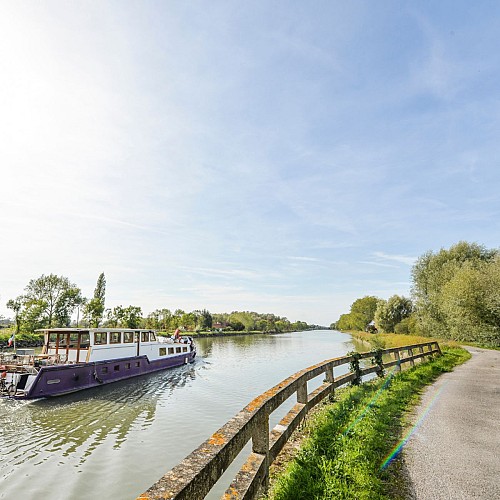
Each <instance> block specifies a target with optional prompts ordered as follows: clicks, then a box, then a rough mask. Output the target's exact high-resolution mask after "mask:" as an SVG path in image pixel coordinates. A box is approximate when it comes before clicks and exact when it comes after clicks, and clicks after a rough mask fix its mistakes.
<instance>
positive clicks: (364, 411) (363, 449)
mask: <svg viewBox="0 0 500 500" xmlns="http://www.w3.org/2000/svg"><path fill="white" fill-rule="evenodd" d="M368 335H370V334H368ZM396 337H399V336H395V335H393V338H392V341H393V342H397V341H398V339H396ZM401 337H403V338H404V339H407V342H406V345H408V344H409V343H413V340H409V337H408V336H406V335H405V336H401ZM408 340H409V342H408ZM426 340H428V339H426ZM416 342H418V341H416ZM401 345H404V344H401ZM387 347H390V346H389V345H388V346H387ZM469 358H470V354H469V353H468V352H467V351H465V350H464V349H462V348H460V347H452V346H443V356H442V357H440V358H437V359H435V360H433V361H430V362H427V363H422V364H418V365H417V366H416V367H415V368H413V369H410V370H406V371H403V372H402V373H399V374H396V375H394V376H393V375H389V376H388V377H386V379H385V380H376V381H372V382H369V383H365V384H363V385H361V386H358V387H348V388H346V389H343V390H341V391H337V393H336V395H335V401H334V402H328V403H326V404H324V405H323V406H322V407H321V408H320V409H319V410H318V411H316V412H315V413H314V415H313V416H312V417H311V418H310V419H308V421H307V423H306V424H305V427H304V429H303V430H302V431H301V435H302V438H303V440H302V443H301V447H300V450H299V451H298V452H297V453H296V454H295V456H294V457H293V458H292V459H291V460H290V461H289V462H288V464H287V465H286V466H285V467H283V468H281V470H279V471H277V473H276V476H275V477H273V480H272V488H271V490H270V493H269V495H268V497H267V498H268V499H269V500H299V499H304V500H305V499H325V500H326V499H331V498H339V499H370V500H373V499H398V498H403V497H402V496H401V491H402V486H403V484H404V479H403V478H402V477H401V476H400V472H399V467H398V463H397V461H395V462H391V463H390V465H389V466H388V467H387V468H383V467H382V466H383V464H384V462H385V461H386V459H387V458H388V457H390V456H391V452H392V451H393V450H394V448H395V447H396V446H397V444H398V442H399V441H400V440H401V438H402V436H403V431H404V428H405V425H407V422H406V417H407V415H408V410H410V409H411V408H412V407H413V406H414V405H415V404H416V403H417V402H418V399H419V396H418V395H419V393H420V392H421V390H422V389H423V388H424V386H426V385H428V384H430V383H432V382H433V381H434V380H435V379H436V378H437V377H438V376H439V375H440V374H442V373H443V372H447V371H451V370H452V369H453V367H454V366H456V365H458V364H461V363H463V362H464V361H466V360H467V359H469Z"/></svg>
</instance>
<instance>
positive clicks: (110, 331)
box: [38, 328, 193, 363]
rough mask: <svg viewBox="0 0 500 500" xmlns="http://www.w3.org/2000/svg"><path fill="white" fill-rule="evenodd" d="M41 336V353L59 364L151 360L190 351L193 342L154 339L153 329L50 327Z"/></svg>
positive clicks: (187, 340) (155, 336) (158, 337)
mask: <svg viewBox="0 0 500 500" xmlns="http://www.w3.org/2000/svg"><path fill="white" fill-rule="evenodd" d="M38 331H39V332H43V333H44V338H45V340H44V347H43V354H45V355H47V356H48V357H54V358H57V361H58V362H60V363H89V362H95V361H105V360H109V359H120V358H129V357H133V356H147V357H148V359H149V360H150V361H152V360H155V359H161V358H163V357H165V356H178V355H181V354H186V353H188V352H190V351H191V350H192V348H193V347H192V340H191V339H188V338H187V337H185V338H184V339H183V338H181V339H179V340H176V341H175V342H174V340H173V339H170V338H165V337H161V336H157V335H156V333H155V332H154V331H153V330H136V329H123V328H90V329H77V328H51V329H46V330H38Z"/></svg>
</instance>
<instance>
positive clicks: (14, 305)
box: [7, 296, 23, 335]
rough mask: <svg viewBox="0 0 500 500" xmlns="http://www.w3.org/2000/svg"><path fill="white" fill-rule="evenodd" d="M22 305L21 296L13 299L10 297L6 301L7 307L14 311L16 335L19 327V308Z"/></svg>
mask: <svg viewBox="0 0 500 500" xmlns="http://www.w3.org/2000/svg"><path fill="white" fill-rule="evenodd" d="M22 307H23V298H22V296H20V297H17V298H15V299H11V300H9V301H8V302H7V308H8V309H11V310H12V311H14V322H15V324H16V332H15V334H16V335H17V334H18V333H19V331H20V329H21V315H20V312H21V309H22Z"/></svg>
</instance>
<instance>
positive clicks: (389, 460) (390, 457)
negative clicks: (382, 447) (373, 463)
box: [380, 384, 446, 470]
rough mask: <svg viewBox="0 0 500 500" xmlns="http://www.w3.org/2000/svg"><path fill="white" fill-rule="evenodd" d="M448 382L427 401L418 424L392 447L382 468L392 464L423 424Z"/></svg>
mask: <svg viewBox="0 0 500 500" xmlns="http://www.w3.org/2000/svg"><path fill="white" fill-rule="evenodd" d="M445 386H446V384H443V386H442V387H441V388H440V389H439V390H438V391H437V392H436V394H435V395H434V397H433V398H432V399H431V400H430V401H429V402H428V403H427V405H426V406H425V408H424V409H423V410H422V412H421V413H420V415H419V417H418V420H417V422H416V424H415V425H414V426H413V427H412V428H411V429H410V430H409V431H408V432H407V433H406V435H405V436H404V437H403V438H402V439H401V440H400V441H399V443H398V444H397V445H396V446H395V447H394V448H393V449H392V451H391V452H390V453H389V455H388V456H387V458H386V459H385V460H384V462H383V463H382V465H381V466H380V470H385V469H387V467H389V465H391V463H392V461H393V460H394V459H395V458H396V457H397V456H398V455H399V454H400V453H401V450H402V449H403V447H404V446H405V445H406V443H407V442H408V440H409V439H410V438H411V436H412V435H413V433H414V432H415V431H416V430H417V429H418V428H419V427H420V426H421V425H422V422H423V421H424V420H425V417H427V415H428V413H429V411H430V410H431V408H432V407H433V406H434V403H435V402H436V401H437V399H438V398H439V396H440V395H441V392H442V391H443V389H444V388H445Z"/></svg>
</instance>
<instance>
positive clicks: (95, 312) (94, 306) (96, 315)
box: [83, 273, 106, 328]
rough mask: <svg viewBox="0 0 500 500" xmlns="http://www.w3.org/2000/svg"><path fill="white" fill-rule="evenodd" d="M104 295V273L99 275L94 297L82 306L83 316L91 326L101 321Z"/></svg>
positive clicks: (95, 326)
mask: <svg viewBox="0 0 500 500" xmlns="http://www.w3.org/2000/svg"><path fill="white" fill-rule="evenodd" d="M105 295H106V278H105V277H104V273H101V274H100V275H99V278H98V279H97V285H96V287H95V290H94V297H93V298H92V299H90V300H89V301H88V302H87V303H86V304H85V307H84V310H83V316H84V318H85V319H86V320H87V321H88V323H89V325H90V326H91V327H94V328H97V327H98V326H99V324H100V323H101V321H102V317H103V314H104V302H105Z"/></svg>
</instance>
